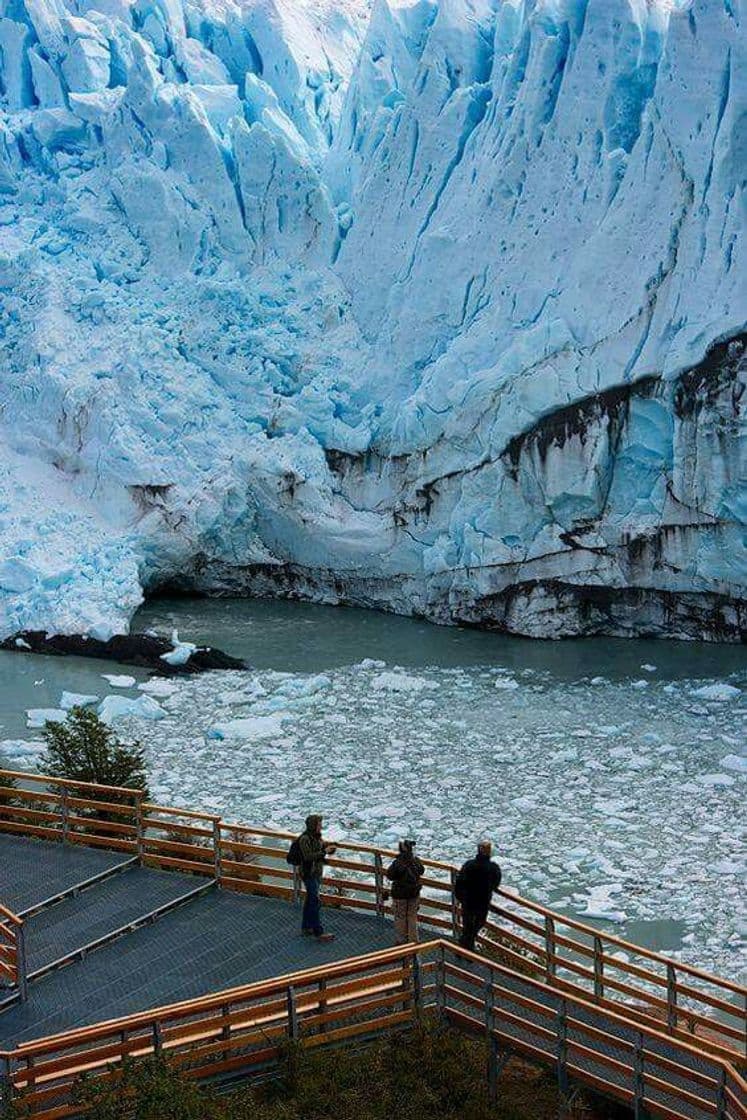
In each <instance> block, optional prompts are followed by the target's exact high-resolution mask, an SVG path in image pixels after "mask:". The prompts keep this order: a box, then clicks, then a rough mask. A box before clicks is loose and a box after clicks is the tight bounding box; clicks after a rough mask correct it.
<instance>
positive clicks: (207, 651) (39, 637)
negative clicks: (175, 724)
mask: <svg viewBox="0 0 747 1120" xmlns="http://www.w3.org/2000/svg"><path fill="white" fill-rule="evenodd" d="M173 648H174V645H173V642H172V641H171V640H170V639H169V638H164V637H162V636H161V635H158V634H115V636H114V637H113V638H109V640H108V641H106V642H103V641H101V640H100V639H99V638H90V637H86V636H85V635H82V634H46V633H45V632H44V631H43V630H23V631H21V632H20V633H18V634H14V635H13V636H12V637H10V638H6V639H5V640H4V641H3V642H0V649H2V650H9V651H14V652H16V653H49V654H56V655H57V656H61V657H65V656H73V657H98V658H101V659H102V660H104V661H119V662H120V663H121V664H123V665H138V666H142V667H143V668H147V669H150V670H151V671H152V672H154V673H159V674H161V676H164V677H175V676H179V675H181V674H182V673H202V672H206V671H207V670H210V669H248V668H249V666H248V664H247V663H246V661H242V660H241V659H240V658H238V657H231V656H230V654H227V653H223V652H222V651H221V650H219V649H211V647H210V646H205V647H202V648H200V649H197V650H195V652H194V653H193V654H192V655H191V657H190V658H189V660H188V661H187V662H186V663H185V664H184V665H170V664H169V663H168V661H163V660H162V655H163V654H164V653H170V652H171V651H172V650H173Z"/></svg>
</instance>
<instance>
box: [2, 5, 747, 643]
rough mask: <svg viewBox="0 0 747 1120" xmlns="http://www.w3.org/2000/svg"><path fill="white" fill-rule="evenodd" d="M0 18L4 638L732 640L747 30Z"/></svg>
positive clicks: (743, 322) (739, 505) (657, 10)
mask: <svg viewBox="0 0 747 1120" xmlns="http://www.w3.org/2000/svg"><path fill="white" fill-rule="evenodd" d="M0 13H1V14H0V97H1V101H0V340H1V347H2V350H1V352H2V357H3V362H2V373H1V374H0V406H1V407H0V504H1V508H2V514H1V515H0V635H9V634H13V633H16V632H19V631H22V630H24V629H46V630H49V631H56V632H67V633H80V632H84V633H91V634H94V635H95V636H97V637H107V636H108V635H110V634H112V633H115V632H119V631H122V630H124V629H126V627H127V625H128V622H129V619H130V618H131V616H132V614H133V612H134V610H135V609H136V607H137V605H138V604H139V602H140V601H141V599H142V596H143V594H144V593H147V592H148V591H150V590H153V589H155V588H157V587H159V586H164V585H169V584H179V585H181V586H183V587H187V588H194V589H198V590H207V591H213V592H220V591H233V592H240V593H254V594H280V595H294V596H304V597H312V598H317V599H320V600H323V601H326V602H354V603H359V604H363V605H372V606H380V607H384V608H386V609H392V610H396V611H400V612H409V613H413V612H414V613H419V614H422V615H425V616H427V617H430V618H433V619H435V620H437V621H466V622H469V623H477V624H483V625H489V626H498V627H502V628H507V629H509V630H513V631H516V632H521V633H529V634H536V635H542V636H551V637H552V636H561V635H565V634H572V633H594V632H603V633H614V634H634V633H654V634H668V635H674V636H684V637H694V636H705V637H716V638H718V637H723V638H737V637H739V636H740V635H743V634H744V632H745V629H746V628H747V627H746V623H745V619H746V618H747V608H746V607H745V598H746V588H747V549H746V548H745V539H746V538H745V523H746V522H747V469H746V464H747V456H746V455H745V446H746V445H747V429H746V428H745V423H744V412H743V407H744V406H743V403H742V399H743V394H744V387H745V383H746V382H747V268H746V266H747V259H746V258H747V253H746V251H745V237H746V233H745V229H746V226H747V191H746V187H745V182H746V180H747V35H746V34H745V20H747V13H745V12H744V5H743V0H730V2H729V3H728V4H724V3H723V2H722V0H694V2H693V3H681V2H676V3H675V2H670V0H651V2H649V3H646V4H644V3H641V2H639V0H504V2H502V3H498V2H496V0H440V2H435V0H374V3H373V4H369V3H367V0H313V2H312V0H292V2H291V0H92V2H89V0H0Z"/></svg>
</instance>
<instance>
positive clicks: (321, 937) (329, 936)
mask: <svg viewBox="0 0 747 1120" xmlns="http://www.w3.org/2000/svg"><path fill="white" fill-rule="evenodd" d="M316 939H317V941H324V942H325V944H326V942H328V941H334V939H335V935H334V933H318V934H317V935H316Z"/></svg>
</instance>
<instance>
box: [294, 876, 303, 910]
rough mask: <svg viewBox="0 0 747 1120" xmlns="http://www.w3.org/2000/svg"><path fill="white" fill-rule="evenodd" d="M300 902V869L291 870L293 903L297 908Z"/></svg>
mask: <svg viewBox="0 0 747 1120" xmlns="http://www.w3.org/2000/svg"><path fill="white" fill-rule="evenodd" d="M300 902H301V868H300V867H294V868H293V903H294V905H295V906H298V905H299V903H300Z"/></svg>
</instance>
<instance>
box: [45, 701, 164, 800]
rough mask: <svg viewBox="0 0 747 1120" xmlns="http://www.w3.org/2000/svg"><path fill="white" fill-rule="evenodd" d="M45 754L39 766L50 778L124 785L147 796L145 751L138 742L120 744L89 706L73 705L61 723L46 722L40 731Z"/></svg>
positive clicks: (104, 784)
mask: <svg viewBox="0 0 747 1120" xmlns="http://www.w3.org/2000/svg"><path fill="white" fill-rule="evenodd" d="M42 736H43V738H44V741H45V742H46V744H47V753H46V754H45V755H44V756H43V757H42V759H41V761H40V763H39V769H40V770H41V771H42V772H43V773H45V774H50V775H51V776H52V777H53V778H70V779H71V781H76V782H93V783H96V784H98V785H103V786H128V787H129V788H131V789H142V790H144V791H145V795H146V797H147V795H148V789H147V779H146V771H145V752H144V750H143V748H142V747H141V746H140V744H139V743H130V744H128V743H120V742H119V740H118V739H117V737H116V735H115V734H114V732H113V731H112V729H111V727H109V726H108V725H107V724H105V723H104V722H103V720H101V719H99V717H98V716H97V715H96V713H95V712H93V711H91V709H90V708H73V709H72V711H71V712H70V714H69V715H68V717H67V719H66V720H65V722H64V723H59V722H57V721H49V722H47V723H46V724H45V725H44V730H43V732H42Z"/></svg>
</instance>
